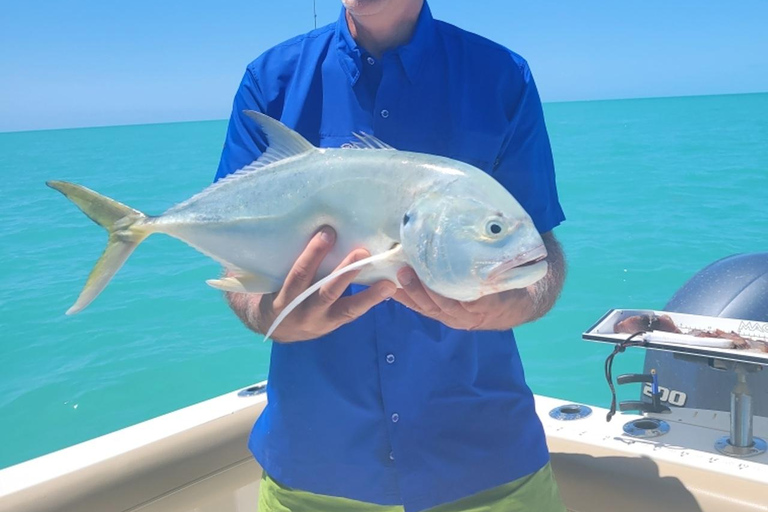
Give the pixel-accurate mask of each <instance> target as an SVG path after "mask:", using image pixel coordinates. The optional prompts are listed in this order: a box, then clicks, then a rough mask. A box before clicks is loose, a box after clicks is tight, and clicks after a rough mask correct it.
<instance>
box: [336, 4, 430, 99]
mask: <svg viewBox="0 0 768 512" xmlns="http://www.w3.org/2000/svg"><path fill="white" fill-rule="evenodd" d="M435 44H436V32H435V20H434V18H432V12H431V11H430V9H429V5H427V2H426V0H425V1H424V5H423V7H422V8H421V12H420V13H419V18H418V20H416V27H415V28H414V31H413V36H411V40H410V41H408V42H407V43H406V44H404V45H402V46H398V47H397V48H394V49H392V50H389V51H387V52H386V53H385V55H386V54H389V53H392V54H394V55H395V56H396V57H398V58H399V59H400V62H401V63H402V65H403V69H404V70H405V74H406V76H407V77H408V80H409V81H410V82H411V83H413V82H414V81H415V80H416V78H417V77H418V74H419V71H420V70H421V66H422V64H423V62H424V60H425V59H426V58H427V57H429V55H430V54H431V53H432V51H433V49H434V47H435ZM336 48H337V50H338V53H339V59H340V62H341V67H342V68H343V69H344V71H345V73H346V74H347V76H348V77H349V79H350V81H351V82H352V85H355V84H356V83H357V80H358V79H359V78H360V69H361V67H362V58H361V55H362V54H363V53H364V52H365V50H364V49H363V48H362V47H360V46H358V44H357V42H356V41H355V40H354V38H352V34H350V33H349V27H348V26H347V18H346V9H345V8H344V7H342V8H341V14H340V15H339V19H338V21H337V22H336Z"/></svg>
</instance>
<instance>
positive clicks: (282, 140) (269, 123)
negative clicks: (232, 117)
mask: <svg viewBox="0 0 768 512" xmlns="http://www.w3.org/2000/svg"><path fill="white" fill-rule="evenodd" d="M243 112H244V113H245V115H247V116H248V117H250V118H251V119H253V120H254V121H256V124H258V125H259V128H261V130H262V131H263V132H264V134H265V135H266V136H267V144H269V146H268V147H267V150H266V151H264V153H262V154H261V156H260V157H259V158H257V159H256V160H254V161H253V162H251V163H250V164H248V165H246V166H245V167H242V168H240V169H238V170H236V171H235V172H233V173H230V174H228V175H226V176H224V177H223V178H221V179H220V180H218V181H217V182H216V183H213V184H212V185H210V186H209V187H208V188H206V189H205V190H203V191H202V192H200V193H198V194H195V195H194V196H192V197H190V198H189V199H187V200H186V201H183V202H181V203H179V204H177V205H176V206H173V207H171V208H170V209H169V210H167V211H166V212H165V213H172V212H176V211H178V210H181V209H183V208H186V207H187V206H188V205H190V204H192V203H193V202H195V201H197V200H199V199H200V198H202V197H205V196H207V195H208V194H210V193H211V192H213V191H215V190H217V189H218V188H220V187H222V186H223V185H225V184H229V183H231V182H233V181H236V180H238V179H240V178H242V177H243V176H245V175H247V174H250V173H251V172H253V171H258V170H259V169H261V168H263V167H266V166H268V165H270V164H273V163H275V162H279V161H280V160H284V159H286V158H290V157H292V156H296V155H302V154H304V153H308V152H309V151H314V150H315V149H317V148H315V146H313V145H312V144H311V143H310V142H309V141H308V140H307V139H305V138H304V137H302V136H301V135H299V134H298V133H296V132H295V131H293V130H291V129H290V128H288V127H287V126H285V125H284V124H283V123H281V122H280V121H277V120H275V119H272V118H271V117H269V116H268V115H266V114H262V113H261V112H256V111H253V110H244V111H243Z"/></svg>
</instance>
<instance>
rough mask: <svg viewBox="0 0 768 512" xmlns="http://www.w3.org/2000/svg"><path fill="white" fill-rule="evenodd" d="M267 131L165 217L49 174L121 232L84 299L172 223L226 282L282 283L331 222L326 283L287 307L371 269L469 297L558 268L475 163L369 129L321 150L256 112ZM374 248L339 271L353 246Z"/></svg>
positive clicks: (237, 286)
mask: <svg viewBox="0 0 768 512" xmlns="http://www.w3.org/2000/svg"><path fill="white" fill-rule="evenodd" d="M246 114H247V115H248V116H249V117H251V118H252V119H253V120H254V121H255V122H256V123H257V124H258V126H259V127H260V128H261V130H262V131H263V132H264V133H265V135H266V136H267V139H268V141H269V147H268V148H267V151H265V153H264V154H263V155H262V156H261V157H260V158H259V159H258V160H256V161H255V162H253V163H252V164H250V165H248V166H246V167H244V168H242V169H240V170H239V171H237V172H235V173H233V174H232V175H230V176H227V177H226V178H223V179H221V180H219V181H218V182H216V183H214V184H212V185H211V186H209V187H208V188H206V189H205V190H203V191H202V192H200V193H199V194H197V195H195V196H193V197H191V198H190V199H188V200H186V201H184V202H182V203H179V204H178V205H176V206H173V207H172V208H170V209H169V210H168V211H166V212H165V213H163V214H162V215H160V216H157V217H151V216H147V215H145V214H144V213H142V212H139V211H137V210H134V209H133V208H130V207H128V206H125V205H123V204H121V203H118V202H117V201H114V200H112V199H109V198H107V197H104V196H102V195H99V194H97V193H96V192H93V191H92V190H89V189H87V188H85V187H82V186H80V185H75V184H72V183H67V182H62V181H49V182H48V183H47V184H48V185H49V186H50V187H52V188H54V189H56V190H58V191H59V192H61V193H63V194H64V195H65V196H67V198H69V199H70V200H71V201H73V202H74V203H75V204H76V205H77V206H78V207H79V208H80V209H81V210H82V211H83V212H84V213H85V214H86V215H88V217H90V218H91V219H92V220H93V221H94V222H96V223H97V224H99V225H101V226H102V227H104V228H105V229H106V230H107V232H108V234H109V241H108V243H107V248H106V250H105V251H104V253H103V254H102V256H101V258H100V259H99V260H98V262H97V263H96V266H95V267H94V268H93V270H92V271H91V274H90V276H89V277H88V280H87V282H86V284H85V287H84V288H83V290H82V292H81V294H80V296H79V297H78V299H77V301H76V302H75V304H74V305H73V306H72V307H71V308H70V309H69V310H68V311H67V314H74V313H77V312H79V311H81V310H82V309H83V308H85V307H86V306H87V305H88V304H90V303H91V301H93V300H94V299H95V298H96V297H97V296H98V294H99V293H101V291H102V290H103V289H104V288H105V287H106V286H107V284H108V283H109V281H110V280H111V279H112V277H113V276H114V275H115V273H116V272H117V271H118V270H119V269H120V267H121V266H122V265H123V263H125V261H126V259H127V258H128V257H129V256H130V255H131V253H132V252H133V250H134V249H135V248H136V247H137V246H138V245H139V244H140V243H141V242H142V241H143V240H144V239H145V238H146V237H147V236H149V235H151V234H154V233H164V234H166V235H170V236H172V237H174V238H178V239H180V240H182V241H184V242H186V243H187V244H189V245H191V246H192V247H194V248H195V249H197V250H198V251H200V252H202V253H203V254H205V255H207V256H209V257H211V258H213V259H214V260H216V261H218V262H219V263H221V265H222V266H223V267H224V268H225V269H227V270H228V275H227V277H223V278H219V279H211V280H209V281H207V282H208V284H209V285H211V286H213V287H214V288H218V289H220V290H225V291H233V292H247V293H269V292H275V291H277V290H279V289H280V287H281V286H282V283H283V281H284V279H285V277H286V275H287V274H288V271H289V270H290V268H291V266H292V264H293V262H294V261H295V260H296V258H297V257H298V255H299V254H300V253H301V251H302V250H303V249H304V247H305V246H306V244H307V242H308V241H309V239H310V237H311V236H312V235H313V234H314V233H315V232H316V231H317V230H318V229H319V228H320V227H321V226H324V225H329V226H332V227H333V228H334V229H335V230H336V232H337V239H336V244H335V246H334V248H333V250H332V251H331V253H330V254H329V255H328V256H327V257H326V258H325V260H324V262H323V264H322V265H321V267H320V269H319V271H318V277H319V278H324V279H320V281H318V282H316V283H315V284H314V285H313V286H312V287H311V288H310V289H308V290H307V291H306V292H305V293H304V294H302V296H300V297H297V299H296V300H294V301H293V303H292V304H291V305H289V306H288V307H287V308H286V310H285V311H283V313H284V315H282V316H281V317H279V318H278V319H277V320H276V321H275V323H274V324H273V326H272V329H274V328H275V327H276V326H277V324H278V323H279V322H280V321H281V320H282V318H284V316H285V315H287V314H288V313H287V312H288V311H290V310H291V309H293V307H295V306H296V305H298V304H299V303H300V302H301V301H302V300H304V298H306V297H307V296H309V295H310V294H311V293H312V292H314V291H315V290H316V289H318V288H319V287H320V286H321V285H322V284H323V283H324V282H326V281H327V280H329V279H331V278H333V277H336V276H338V275H340V274H341V273H344V272H348V271H350V270H354V269H358V268H359V269H361V272H360V273H359V275H358V276H357V277H356V278H355V282H357V283H361V284H371V283H374V282H376V281H378V280H381V279H388V280H390V281H392V282H394V283H396V284H397V278H396V273H397V271H398V270H399V269H400V268H401V267H403V266H404V265H410V266H411V267H412V268H413V269H414V271H415V272H416V274H417V275H418V277H419V279H420V280H421V281H422V282H423V283H424V284H425V285H426V286H427V287H429V288H430V289H431V290H433V291H434V292H436V293H438V294H440V295H443V296H445V297H448V298H452V299H455V300H460V301H471V300H475V299H478V298H480V297H482V296H484V295H487V294H491V293H496V292H501V291H505V290H510V289H514V288H524V287H526V286H529V285H531V284H533V283H535V282H536V281H538V280H539V279H541V278H542V277H543V276H544V275H545V274H546V272H547V263H546V261H544V259H545V258H546V256H547V252H546V249H545V247H544V243H543V242H542V239H541V237H540V235H539V233H538V231H537V230H536V228H535V226H534V225H533V222H532V221H531V218H530V217H529V216H528V214H527V213H526V212H525V210H524V209H523V208H522V207H521V206H520V204H519V203H518V202H517V201H516V200H515V198H514V197H512V195H511V194H509V192H507V190H506V189H504V187H502V186H501V185H500V184H499V183H498V182H497V181H496V180H494V179H493V178H492V177H490V176H489V175H488V174H486V173H485V172H483V171H481V170H480V169H477V168H475V167H473V166H471V165H468V164H466V163H463V162H459V161H456V160H452V159H449V158H444V157H438V156H434V155H428V154H421V153H412V152H405V151H397V150H395V149H393V148H392V147H390V146H389V145H387V144H385V143H384V142H382V141H380V140H378V139H377V138H375V137H373V136H371V135H367V134H356V136H357V138H358V139H359V142H357V143H356V144H355V146H356V147H354V148H339V149H335V148H334V149H320V148H316V147H314V146H313V145H312V144H310V143H309V142H308V141H307V140H306V139H304V138H303V137H302V136H301V135H299V134H298V133H296V132H294V131H293V130H291V129H289V128H288V127H286V126H285V125H283V124H282V123H280V122H279V121H276V120H274V119H272V118H270V117H268V116H266V115H264V114H260V113H257V112H251V111H248V112H246ZM357 248H365V249H367V250H368V251H369V252H370V253H371V255H372V256H371V257H370V258H366V259H364V260H361V261H358V262H355V263H353V264H352V265H349V266H347V267H345V268H343V269H341V270H340V271H338V272H336V273H332V271H333V269H334V268H336V266H337V265H338V264H339V263H340V262H341V260H342V259H343V258H344V257H345V256H346V255H347V254H349V253H350V252H351V251H352V250H354V249H357Z"/></svg>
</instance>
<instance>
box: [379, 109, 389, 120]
mask: <svg viewBox="0 0 768 512" xmlns="http://www.w3.org/2000/svg"><path fill="white" fill-rule="evenodd" d="M381 117H383V118H384V119H386V118H388V117H389V110H387V109H384V110H382V111H381Z"/></svg>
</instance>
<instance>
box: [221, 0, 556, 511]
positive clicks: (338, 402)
mask: <svg viewBox="0 0 768 512" xmlns="http://www.w3.org/2000/svg"><path fill="white" fill-rule="evenodd" d="M343 3H344V6H345V8H344V9H342V13H341V16H340V18H339V20H338V22H336V23H334V24H331V25H328V26H326V27H323V28H320V29H317V30H314V31H312V32H309V33H308V34H305V35H302V36H298V37H296V38H293V39H291V40H289V41H287V42H285V43H283V44H280V45H278V46H276V47H274V48H272V49H270V50H268V51H267V52H265V53H264V54H263V55H261V56H260V57H259V58H258V59H256V60H255V61H254V62H252V63H251V64H250V65H249V66H248V68H247V70H246V73H245V76H244V77H243V81H242V83H241V85H240V88H239V90H238V92H237V94H236V96H235V100H234V108H233V113H232V118H231V120H230V124H229V129H228V133H227V139H226V143H225V146H224V151H223V153H222V158H221V163H220V165H219V169H218V173H217V176H216V178H217V179H218V178H221V177H223V176H226V175H228V174H230V173H232V172H234V171H236V170H237V169H239V168H241V167H243V166H245V165H247V164H249V163H251V162H252V161H253V160H255V159H256V158H257V157H258V156H259V155H260V154H261V152H262V151H264V148H265V139H264V138H263V136H262V134H261V133H260V132H259V131H258V130H257V128H256V127H255V125H254V123H252V122H250V120H249V119H248V118H247V117H245V116H244V115H243V114H242V111H243V110H248V109H251V110H257V111H260V112H264V113H266V114H268V115H270V116H272V117H274V118H276V119H280V120H281V121H282V122H283V123H285V124H286V125H288V126H289V127H291V128H293V129H295V130H296V131H298V132H299V133H300V134H301V135H303V136H304V137H305V138H307V139H308V140H309V141H310V142H312V143H314V144H315V145H317V146H320V147H339V146H344V145H345V144H348V143H350V142H351V141H352V140H353V136H352V133H353V132H366V133H370V134H373V135H375V136H376V137H378V138H380V139H382V140H383V141H385V142H387V143H388V144H390V145H392V146H393V147H395V148H397V149H401V150H409V151H418V152H423V153H432V154H436V155H442V156H447V157H451V158H455V159H457V160H462V161H464V162H467V163H470V164H472V165H475V166H476V167H478V168H480V169H482V170H484V171H486V172H488V173H489V174H491V175H492V176H493V177H494V178H496V179H497V180H498V181H499V182H500V183H501V184H502V185H504V186H505V187H506V188H507V189H508V190H509V191H510V192H511V193H512V194H513V195H514V196H515V197H516V198H517V200H518V201H519V202H520V204H521V205H522V206H523V207H524V208H525V209H526V210H527V211H528V213H529V214H530V215H531V217H532V219H533V221H534V223H535V224H536V227H537V228H538V230H539V231H540V232H541V233H542V238H543V239H544V242H545V244H546V247H547V250H548V253H549V256H548V258H547V259H548V262H549V271H548V274H547V276H545V278H543V279H542V280H541V281H539V282H538V283H536V284H535V285H533V286H531V287H529V288H527V289H523V290H513V291H509V292H504V293H500V294H496V295H491V296H486V297H483V298H481V299H479V300H477V301H474V302H470V303H461V302H456V301H453V300H449V299H447V298H444V297H441V296H439V295H437V294H435V293H434V292H432V291H431V290H429V289H427V288H425V287H424V286H423V285H422V284H421V283H420V282H419V280H418V279H417V278H416V276H415V274H414V272H413V271H412V270H411V269H409V268H404V269H402V270H401V271H400V272H399V274H398V279H399V281H400V284H401V285H402V288H401V289H397V288H396V287H395V285H394V284H393V283H390V282H380V283H376V284H374V285H373V286H371V287H369V288H364V287H359V286H349V285H350V283H351V281H352V279H353V278H354V274H347V275H345V276H342V277H339V278H338V279H337V280H335V281H334V282H331V283H328V284H327V285H326V286H324V287H323V288H322V289H321V290H320V291H319V292H318V293H316V294H315V295H314V296H313V297H312V298H311V299H309V300H307V301H306V302H305V303H304V304H303V305H302V306H301V307H300V308H298V309H297V310H296V311H294V312H293V313H291V314H290V315H289V316H288V317H287V318H286V320H285V321H284V322H283V323H282V324H281V326H280V327H279V329H278V330H277V331H276V332H275V335H274V339H275V341H276V342H277V343H275V344H274V345H273V346H272V357H271V364H270V378H269V383H268V388H267V392H268V398H269V403H268V405H267V408H266V409H265V411H264V413H263V414H262V416H261V417H260V418H259V420H258V421H257V423H256V425H255V427H254V429H253V432H252V434H251V438H250V441H249V446H250V448H251V450H252V451H253V453H254V456H255V457H256V459H257V460H258V461H259V463H260V464H261V466H262V467H263V468H264V471H265V474H266V475H267V477H265V480H264V481H263V482H262V487H261V493H262V496H261V497H260V507H261V508H262V510H261V512H268V511H272V510H301V509H307V510H309V509H311V510H315V511H325V510H328V511H334V512H339V511H343V510H358V511H363V510H365V511H368V510H371V511H374V510H381V511H384V510H386V511H390V510H402V509H403V508H404V509H405V511H406V512H417V511H420V510H425V509H428V508H432V507H438V509H439V510H443V509H444V507H453V508H445V510H466V509H468V508H470V507H471V506H474V505H476V504H477V503H480V504H481V505H482V506H483V507H485V508H483V510H496V509H498V510H506V511H509V510H536V511H538V512H550V511H562V510H564V508H563V506H562V503H561V502H560V499H559V496H558V493H557V488H556V485H555V483H554V480H553V478H552V475H551V470H550V468H549V464H548V462H549V455H548V452H547V447H546V440H545V437H544V432H543V429H542V427H541V424H540V422H539V420H538V417H537V416H536V413H535V410H534V403H533V396H532V393H531V391H530V390H529V388H528V387H527V385H526V384H525V379H524V375H523V368H522V364H521V361H520V356H519V354H518V351H517V347H516V344H515V339H514V335H513V333H512V331H511V330H510V329H511V328H512V327H515V326H517V325H520V324H522V323H525V322H528V321H531V320H534V319H536V318H538V317H540V316H542V315H543V314H545V313H546V312H547V311H548V310H549V309H550V308H551V307H552V305H553V304H554V302H555V300H556V298H557V296H558V294H559V292H560V289H561V288H562V283H563V278H564V266H565V264H564V261H563V255H562V252H561V250H560V246H559V244H558V243H557V241H556V239H555V237H554V235H553V234H552V232H551V231H552V229H553V228H554V227H556V226H557V225H558V224H559V223H560V222H561V221H562V220H564V216H563V213H562V210H561V208H560V205H559V202H558V198H557V191H556V187H555V175H554V166H553V162H552V154H551V149H550V145H549V139H548V136H547V132H546V127H545V124H544V117H543V113H542V109H541V103H540V100H539V96H538V92H537V90H536V86H535V84H534V82H533V78H532V76H531V73H530V71H529V69H528V65H527V63H526V62H525V60H523V59H522V58H521V57H520V56H518V55H516V54H515V53H513V52H511V51H509V50H507V49H505V48H503V47H501V46H499V45H497V44H495V43H493V42H491V41H488V40H486V39H484V38H482V37H479V36H477V35H474V34H471V33H468V32H465V31H463V30H461V29H458V28H456V27H454V26H451V25H448V24H446V23H443V22H440V21H437V20H435V19H433V18H432V15H431V12H430V9H429V7H428V5H427V4H426V2H424V1H423V0H343ZM254 200H258V199H257V198H255V199H254ZM334 239H335V233H334V232H333V230H332V229H330V228H324V229H322V230H321V231H320V232H318V233H317V235H316V236H314V237H313V238H312V239H311V240H310V241H308V242H309V243H308V246H307V248H306V250H305V251H304V252H303V253H302V254H301V255H300V256H299V258H298V260H297V261H296V263H295V264H294V266H293V268H292V270H291V271H290V273H289V275H288V277H287V278H286V281H285V282H284V284H283V287H282V289H281V290H280V291H279V292H277V293H274V294H268V295H244V294H229V295H228V298H229V301H230V305H231V306H232V308H233V310H234V311H235V313H236V314H237V315H238V316H239V317H240V318H241V319H242V320H243V322H244V323H245V324H246V325H247V326H248V327H249V328H251V329H253V330H254V331H256V332H260V333H263V332H264V331H265V329H266V328H267V327H268V326H269V325H270V324H271V322H272V320H273V319H274V318H275V317H276V316H277V315H278V314H279V313H280V311H281V310H282V309H283V308H284V307H285V306H286V305H287V304H288V303H290V302H291V300H292V299H293V298H294V297H296V296H297V295H298V294H300V293H301V292H302V291H304V290H305V289H306V288H307V287H308V286H309V285H310V284H311V282H312V281H313V279H314V276H315V272H316V270H317V268H318V266H319V264H320V262H321V261H322V260H323V258H324V256H325V255H326V254H327V253H328V251H329V250H330V248H331V247H332V245H333V243H334ZM265 250H269V249H268V248H265ZM367 255H368V253H367V252H366V251H365V249H364V248H361V249H359V250H356V251H354V252H353V253H352V254H350V255H349V256H348V257H347V258H346V259H345V261H344V262H343V263H342V265H345V264H347V263H350V262H352V261H355V260H357V259H360V258H363V257H365V256H367ZM390 297H391V298H393V300H385V299H386V298H390ZM472 500H475V501H472ZM476 500H480V501H479V502H478V501H476ZM446 504H447V505H446ZM393 507H394V508H393ZM438 509H436V510H438Z"/></svg>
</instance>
